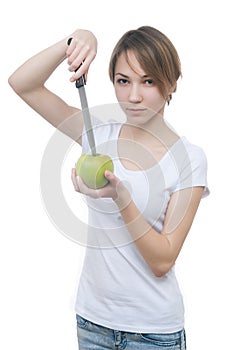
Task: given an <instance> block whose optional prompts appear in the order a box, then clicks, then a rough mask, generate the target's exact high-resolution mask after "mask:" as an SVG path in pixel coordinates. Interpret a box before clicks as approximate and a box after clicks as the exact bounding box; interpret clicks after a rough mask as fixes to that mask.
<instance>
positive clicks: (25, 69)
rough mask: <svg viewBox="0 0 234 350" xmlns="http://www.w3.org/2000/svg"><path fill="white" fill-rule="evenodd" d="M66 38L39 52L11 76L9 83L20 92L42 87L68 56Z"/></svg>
mask: <svg viewBox="0 0 234 350" xmlns="http://www.w3.org/2000/svg"><path fill="white" fill-rule="evenodd" d="M66 49H67V45H66V38H65V39H63V40H61V41H59V42H58V43H56V44H54V45H52V46H50V47H48V48H47V49H45V50H43V51H41V52H39V53H38V54H36V55H35V56H33V57H32V58H30V59H29V60H28V61H26V62H25V63H24V64H23V65H22V66H20V67H19V68H18V69H17V70H16V71H15V72H14V73H13V74H12V75H11V77H10V78H9V83H10V85H11V86H12V87H13V89H14V90H15V91H16V92H17V93H18V94H23V93H27V91H31V90H34V89H37V88H40V87H42V86H43V85H44V84H45V82H46V80H47V79H48V78H49V76H50V75H51V74H52V73H53V71H54V70H55V69H56V68H57V67H58V65H59V64H60V63H61V62H62V61H64V59H65V58H66Z"/></svg>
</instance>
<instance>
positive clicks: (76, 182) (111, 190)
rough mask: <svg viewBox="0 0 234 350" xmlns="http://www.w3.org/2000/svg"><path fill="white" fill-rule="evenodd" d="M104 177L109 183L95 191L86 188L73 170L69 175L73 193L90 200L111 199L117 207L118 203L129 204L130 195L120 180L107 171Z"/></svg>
mask: <svg viewBox="0 0 234 350" xmlns="http://www.w3.org/2000/svg"><path fill="white" fill-rule="evenodd" d="M105 177H106V179H107V180H108V181H109V183H108V184H107V185H106V186H105V187H102V188H99V189H96V190H95V189H91V188H89V187H87V186H86V185H85V184H84V182H83V181H82V179H81V178H80V177H79V176H76V170H75V169H74V168H73V169H72V174H71V178H72V182H73V186H74V189H75V191H77V192H80V193H83V194H85V195H86V196H90V197H92V198H112V199H113V201H115V202H116V204H117V205H119V203H120V202H121V204H122V205H123V204H124V203H126V202H128V203H129V200H130V193H129V191H128V189H127V188H126V187H125V186H124V185H123V183H122V182H121V180H120V179H119V178H118V177H117V176H115V175H114V174H113V173H112V172H110V171H108V170H106V171H105Z"/></svg>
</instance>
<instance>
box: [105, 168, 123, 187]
mask: <svg viewBox="0 0 234 350" xmlns="http://www.w3.org/2000/svg"><path fill="white" fill-rule="evenodd" d="M104 175H105V178H106V179H107V180H108V181H109V182H110V183H111V184H113V185H114V184H117V183H118V182H119V179H118V178H117V177H116V176H115V175H114V174H113V173H112V172H111V171H109V170H106V171H105V174H104Z"/></svg>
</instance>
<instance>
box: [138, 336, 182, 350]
mask: <svg viewBox="0 0 234 350" xmlns="http://www.w3.org/2000/svg"><path fill="white" fill-rule="evenodd" d="M181 335H182V332H176V333H171V334H156V333H141V339H142V340H144V341H145V342H148V343H151V344H152V345H155V347H157V348H158V349H167V350H180V349H181Z"/></svg>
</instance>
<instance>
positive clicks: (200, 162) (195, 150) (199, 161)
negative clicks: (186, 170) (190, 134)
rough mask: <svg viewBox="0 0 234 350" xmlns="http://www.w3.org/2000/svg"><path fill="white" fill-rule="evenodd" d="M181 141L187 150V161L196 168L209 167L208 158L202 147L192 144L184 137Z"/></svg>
mask: <svg viewBox="0 0 234 350" xmlns="http://www.w3.org/2000/svg"><path fill="white" fill-rule="evenodd" d="M181 141H182V143H183V146H184V148H185V154H186V157H187V161H189V163H190V164H191V166H192V168H194V166H201V167H207V157H206V154H205V152H204V150H203V148H202V147H200V146H198V145H196V144H194V143H191V142H190V141H189V140H188V139H187V138H186V137H182V138H181Z"/></svg>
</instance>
